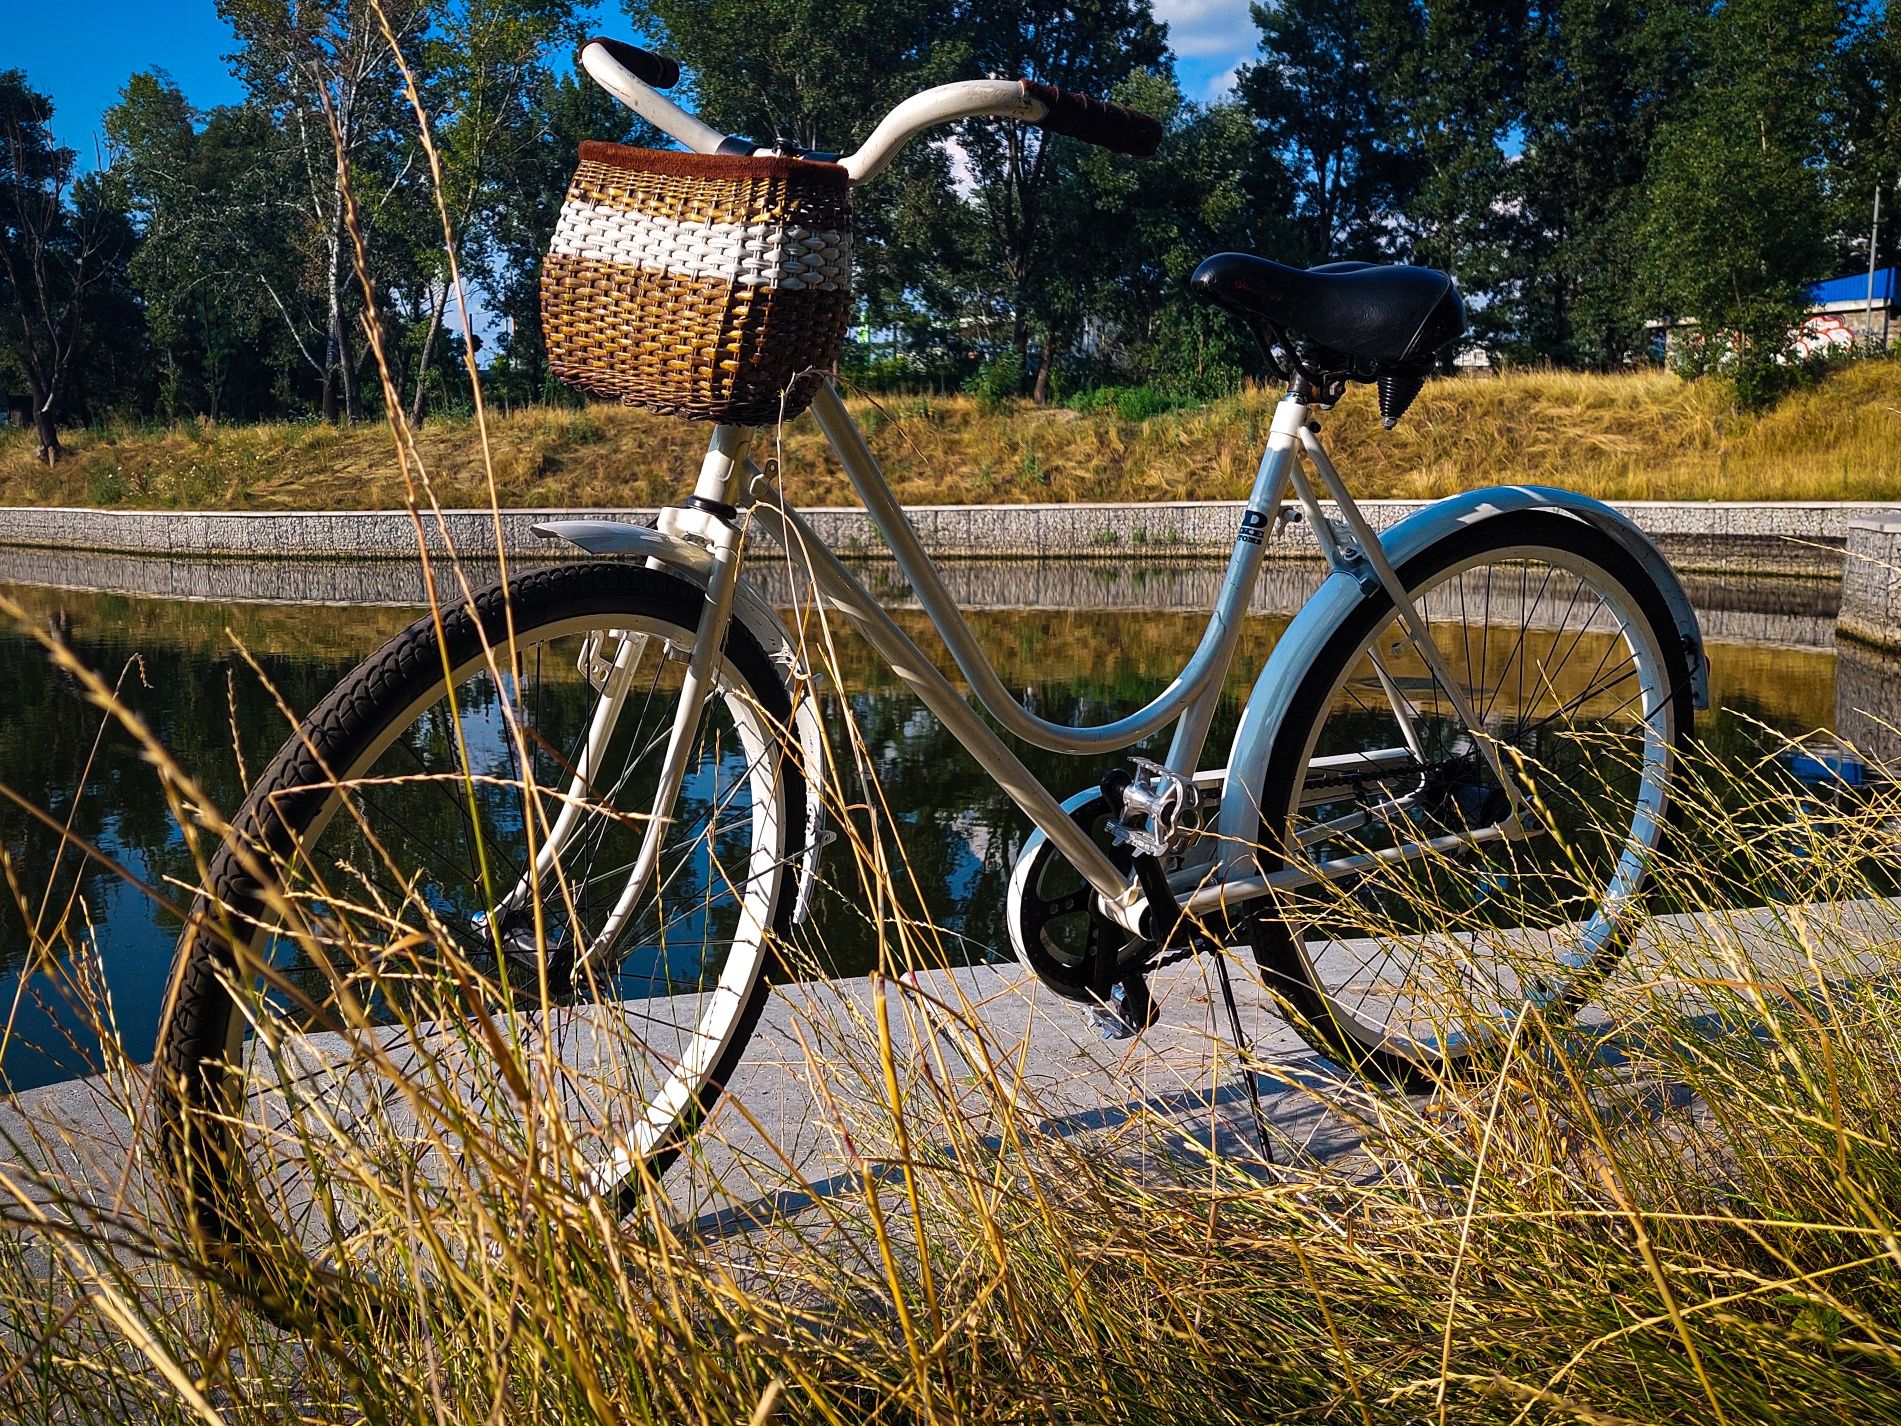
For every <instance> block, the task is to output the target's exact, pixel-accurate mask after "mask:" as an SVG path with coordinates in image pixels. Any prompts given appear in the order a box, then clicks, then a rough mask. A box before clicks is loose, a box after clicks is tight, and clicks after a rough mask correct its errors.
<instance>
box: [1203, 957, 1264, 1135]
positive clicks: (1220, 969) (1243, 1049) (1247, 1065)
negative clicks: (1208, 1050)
mask: <svg viewBox="0 0 1901 1426" xmlns="http://www.w3.org/2000/svg"><path fill="white" fill-rule="evenodd" d="M1214 959H1215V970H1216V972H1217V973H1218V974H1219V975H1220V977H1221V998H1222V999H1223V1000H1224V1001H1226V1002H1227V1005H1228V1024H1229V1026H1230V1027H1231V1028H1232V1029H1233V1031H1234V1049H1235V1053H1236V1054H1238V1055H1239V1056H1240V1057H1241V1074H1242V1077H1243V1078H1244V1079H1246V1080H1247V1086H1248V1100H1249V1102H1250V1103H1251V1104H1252V1105H1253V1106H1254V1132H1255V1133H1257V1134H1258V1135H1260V1138H1261V1153H1262V1155H1263V1157H1264V1158H1265V1159H1266V1160H1267V1162H1268V1163H1270V1164H1271V1163H1273V1162H1274V1144H1273V1142H1272V1141H1271V1140H1270V1139H1269V1138H1268V1137H1267V1112H1266V1111H1265V1110H1264V1109H1262V1108H1261V1089H1260V1086H1259V1085H1258V1084H1256V1083H1255V1082H1254V1065H1253V1063H1252V1061H1253V1058H1254V1056H1253V1052H1252V1050H1251V1049H1250V1047H1249V1045H1248V1042H1247V1036H1245V1035H1244V1034H1242V1033H1241V1011H1240V1009H1239V1008H1238V1007H1237V1006H1236V1005H1235V1003H1234V984H1233V982H1232V981H1230V980H1229V979H1228V953H1227V952H1226V951H1225V950H1217V951H1215V953H1214Z"/></svg>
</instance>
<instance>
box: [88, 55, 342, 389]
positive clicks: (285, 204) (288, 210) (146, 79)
mask: <svg viewBox="0 0 1901 1426" xmlns="http://www.w3.org/2000/svg"><path fill="white" fill-rule="evenodd" d="M105 126H106V134H107V137H108V138H109V140H110V142H111V145H112V151H113V172H114V173H115V174H117V175H118V176H119V178H120V180H121V181H122V182H123V183H124V184H125V187H126V192H127V195H128V202H129V206H130V208H131V211H132V214H133V217H134V220H135V222H136V224H137V226H138V229H139V234H140V242H139V247H138V253H137V256H136V257H135V258H134V259H133V261H132V267H131V275H132V278H133V280H134V281H135V282H136V284H137V286H138V289H139V291H140V293H141V294H142V297H143V302H144V308H145V313H146V318H147V322H148V325H149V328H150V332H151V338H152V343H153V346H154V348H155V350H154V362H155V366H156V367H157V372H158V384H157V393H156V395H157V411H158V414H160V415H163V416H166V417H172V418H176V417H178V416H183V415H192V414H202V415H205V416H208V417H210V418H212V419H213V420H217V419H220V418H223V417H226V416H233V415H235V416H238V417H246V416H251V417H255V416H261V415H266V414H273V413H275V412H278V411H281V410H283V409H285V406H286V401H287V398H288V397H289V394H290V393H289V392H288V391H287V390H286V391H283V392H274V391H273V390H272V384H273V380H274V377H275V374H276V373H278V372H280V371H282V370H284V369H285V367H286V366H287V365H288V364H289V363H290V362H294V361H296V360H297V355H296V354H297V350H298V346H299V344H301V343H305V342H307V341H308V340H309V338H310V334H311V333H312V328H313V325H314V324H313V320H312V317H311V314H310V313H309V312H308V311H307V310H301V309H303V306H304V303H303V297H302V294H301V293H300V291H299V284H298V277H299V275H300V273H299V269H300V266H301V265H300V264H299V263H298V261H297V255H296V251H295V229H294V226H293V222H292V220H294V218H295V217H296V208H295V206H294V201H293V195H292V193H291V192H289V191H288V187H287V184H286V183H285V181H284V180H285V178H286V177H287V173H286V170H285V166H284V165H283V163H282V162H281V159H282V157H283V155H282V154H281V152H280V145H279V143H278V140H277V136H276V134H275V132H274V131H273V129H272V127H271V125H270V121H269V117H268V116H267V115H266V114H264V113H263V112H262V111H260V110H258V109H257V108H255V107H252V106H248V105H233V106H229V107H224V108H219V109H214V110H212V111H211V112H210V113H209V114H200V113H198V112H197V111H195V110H194V109H192V107H191V105H190V104H189V103H188V102H187V101H186V99H185V96H184V94H183V93H182V92H181V91H180V90H179V88H178V86H177V85H176V84H175V83H173V82H172V80H171V78H170V76H168V75H166V74H165V73H163V72H162V71H153V72H149V73H141V74H134V75H133V76H132V77H131V78H130V79H129V80H127V82H126V85H125V88H124V89H122V90H121V91H120V97H119V102H118V103H117V104H115V105H113V106H112V108H110V109H108V110H107V111H106V115H105ZM294 314H295V315H294ZM304 351H305V353H306V355H308V353H309V348H308V346H305V347H304ZM308 364H309V366H310V367H311V370H312V373H313V376H314V375H315V374H316V368H317V363H316V362H315V361H314V360H312V361H310V362H309V363H308Z"/></svg>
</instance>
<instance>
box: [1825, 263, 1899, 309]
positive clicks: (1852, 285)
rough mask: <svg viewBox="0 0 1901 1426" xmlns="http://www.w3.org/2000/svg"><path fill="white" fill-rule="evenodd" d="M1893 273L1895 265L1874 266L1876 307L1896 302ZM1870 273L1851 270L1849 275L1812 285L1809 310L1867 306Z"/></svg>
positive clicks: (1865, 307) (1888, 305) (1863, 307)
mask: <svg viewBox="0 0 1901 1426" xmlns="http://www.w3.org/2000/svg"><path fill="white" fill-rule="evenodd" d="M1894 274H1895V269H1894V268H1892V267H1878V268H1876V269H1875V288H1874V306H1875V310H1876V311H1880V310H1881V309H1882V308H1883V307H1892V306H1894ZM1868 299H1869V293H1868V274H1867V273H1866V272H1851V273H1850V274H1849V275H1848V276H1847V277H1831V278H1830V279H1829V280H1828V281H1827V282H1818V283H1816V284H1815V286H1813V287H1811V288H1810V289H1809V310H1810V311H1811V312H1835V311H1841V310H1844V309H1847V308H1851V307H1852V308H1856V309H1858V310H1866V309H1867V307H1868Z"/></svg>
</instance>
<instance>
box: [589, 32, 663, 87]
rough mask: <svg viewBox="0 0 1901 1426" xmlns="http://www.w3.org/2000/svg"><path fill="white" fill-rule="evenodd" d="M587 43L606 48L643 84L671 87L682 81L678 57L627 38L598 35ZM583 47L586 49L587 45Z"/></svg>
mask: <svg viewBox="0 0 1901 1426" xmlns="http://www.w3.org/2000/svg"><path fill="white" fill-rule="evenodd" d="M587 43H588V45H599V46H600V47H601V48H602V49H604V50H606V51H607V52H608V54H610V55H612V56H613V57H614V59H615V61H616V62H618V63H619V64H620V66H621V67H622V68H623V69H625V70H627V71H628V73H630V74H632V75H633V76H634V78H635V79H638V80H639V81H640V82H641V83H642V84H648V85H652V86H653V87H654V88H655V89H671V88H672V87H673V86H674V85H676V84H678V83H679V82H680V61H679V60H677V59H668V58H667V57H666V56H665V55H663V54H652V53H650V52H648V51H647V50H644V49H642V48H641V47H640V46H639V45H630V44H628V43H627V41H625V40H610V39H608V38H607V37H606V36H605V35H596V36H595V37H594V38H593V39H591V40H589V41H588V42H587ZM581 48H582V49H586V48H587V45H582V46H581Z"/></svg>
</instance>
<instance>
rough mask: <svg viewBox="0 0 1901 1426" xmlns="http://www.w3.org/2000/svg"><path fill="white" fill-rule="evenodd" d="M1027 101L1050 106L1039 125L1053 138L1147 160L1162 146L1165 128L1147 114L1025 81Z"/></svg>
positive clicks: (1030, 80)
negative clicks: (1062, 137) (1065, 136)
mask: <svg viewBox="0 0 1901 1426" xmlns="http://www.w3.org/2000/svg"><path fill="white" fill-rule="evenodd" d="M1022 84H1023V93H1024V95H1025V97H1027V98H1030V99H1036V100H1039V101H1041V102H1042V103H1043V104H1045V105H1047V106H1048V108H1049V113H1047V114H1045V115H1044V116H1043V117H1042V118H1041V119H1039V120H1038V121H1037V126H1038V127H1039V128H1044V129H1048V130H1049V131H1050V132H1051V133H1052V134H1068V135H1069V136H1070V137H1071V138H1072V139H1081V140H1082V141H1083V142H1084V143H1086V144H1095V145H1096V146H1097V147H1099V148H1105V149H1110V150H1113V151H1114V152H1116V153H1125V154H1132V155H1134V156H1135V157H1136V158H1147V157H1148V156H1149V155H1150V154H1152V153H1154V152H1155V150H1156V149H1157V148H1158V147H1159V146H1160V145H1161V142H1162V126H1161V124H1160V122H1158V121H1157V120H1155V119H1151V118H1150V117H1149V116H1148V115H1147V114H1138V113H1137V112H1136V111H1135V110H1133V109H1125V108H1123V107H1122V106H1121V105H1120V104H1111V103H1110V102H1109V101H1108V100H1106V99H1091V98H1088V97H1087V96H1085V95H1082V94H1070V93H1068V92H1067V91H1065V90H1061V89H1058V88H1057V87H1056V86H1055V85H1053V84H1038V83H1037V82H1036V81H1035V80H1034V79H1025V80H1023V81H1022Z"/></svg>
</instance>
